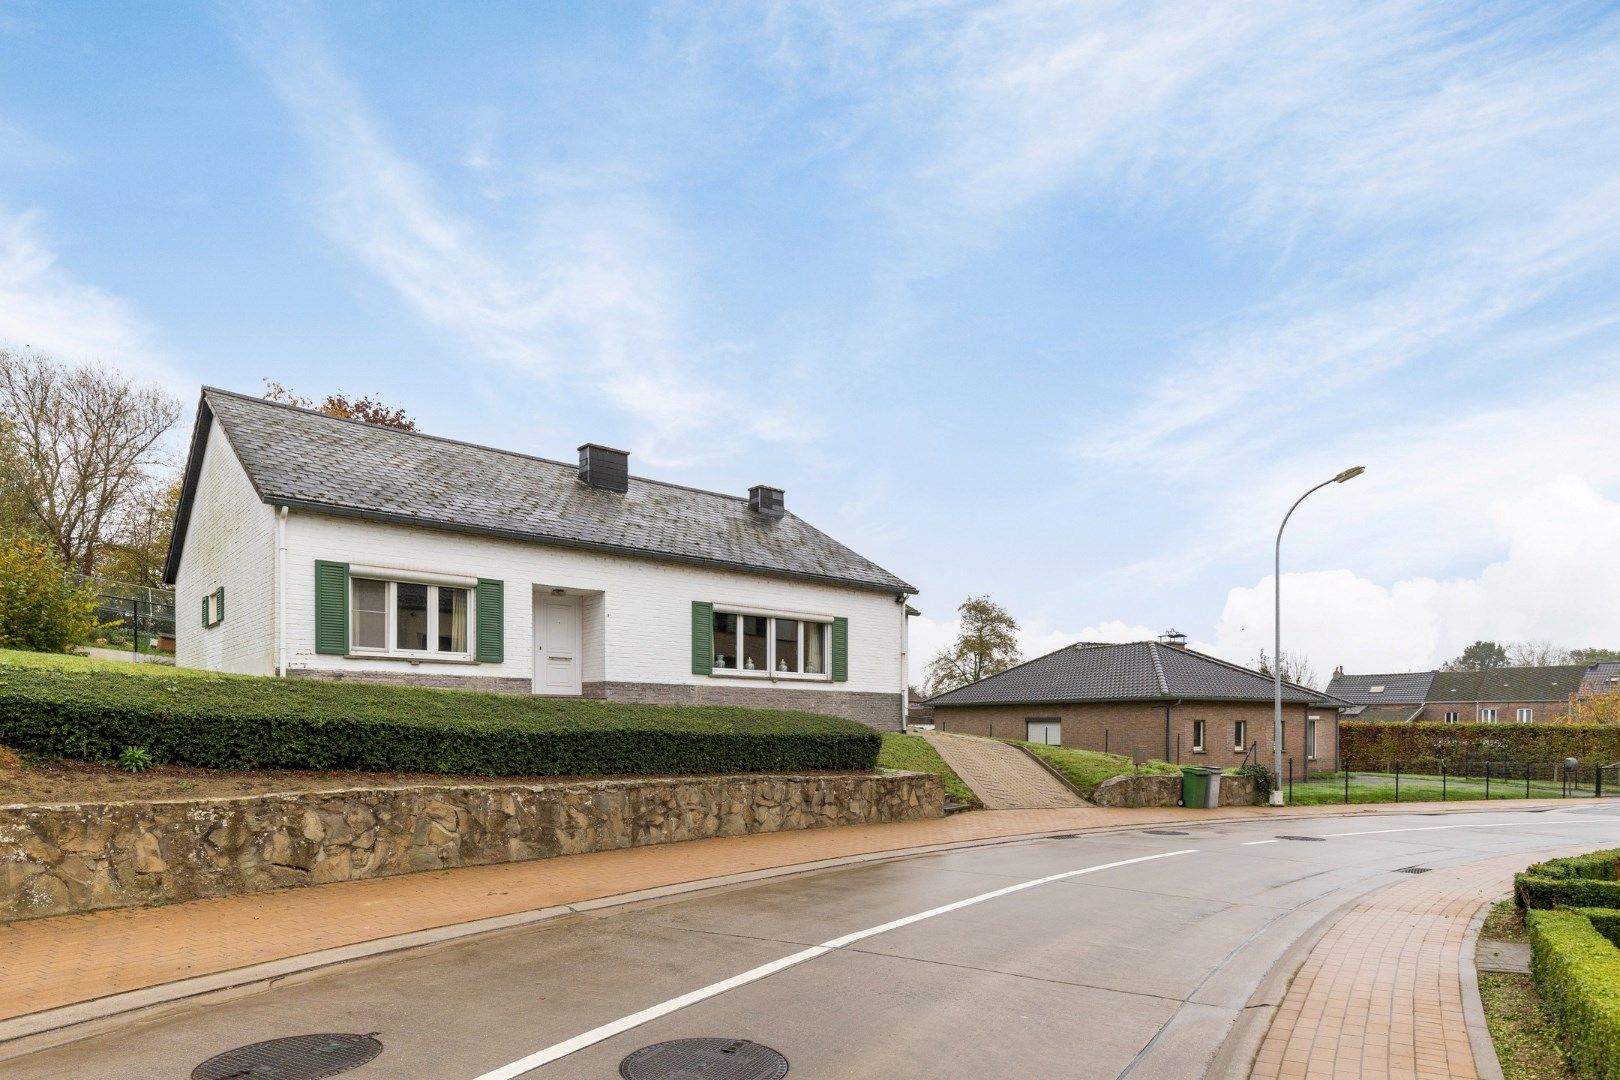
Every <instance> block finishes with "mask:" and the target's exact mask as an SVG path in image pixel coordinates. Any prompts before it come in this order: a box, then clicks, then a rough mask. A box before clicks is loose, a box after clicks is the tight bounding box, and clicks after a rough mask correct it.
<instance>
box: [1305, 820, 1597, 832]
mask: <svg viewBox="0 0 1620 1080" xmlns="http://www.w3.org/2000/svg"><path fill="white" fill-rule="evenodd" d="M1551 824H1558V825H1607V826H1609V827H1610V828H1611V829H1612V828H1614V827H1615V822H1613V821H1576V820H1573V819H1570V818H1559V819H1557V821H1556V822H1546V821H1486V822H1479V823H1477V824H1467V825H1420V826H1418V827H1417V828H1413V829H1360V830H1358V831H1356V832H1330V833H1323V834H1322V835H1323V836H1376V835H1378V834H1380V833H1400V832H1437V831H1438V830H1440V829H1511V828H1514V827H1518V828H1523V827H1524V826H1526V825H1551Z"/></svg>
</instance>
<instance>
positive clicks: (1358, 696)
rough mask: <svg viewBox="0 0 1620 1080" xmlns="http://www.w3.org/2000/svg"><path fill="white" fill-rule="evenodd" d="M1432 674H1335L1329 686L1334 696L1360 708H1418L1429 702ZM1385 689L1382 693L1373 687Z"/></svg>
mask: <svg viewBox="0 0 1620 1080" xmlns="http://www.w3.org/2000/svg"><path fill="white" fill-rule="evenodd" d="M1433 678H1434V672H1432V671H1395V672H1390V673H1389V674H1386V675H1335V676H1333V678H1332V679H1331V680H1330V681H1329V682H1328V684H1327V692H1328V693H1330V694H1332V695H1333V696H1334V697H1341V698H1344V700H1346V701H1353V702H1355V703H1356V704H1357V705H1417V704H1419V703H1421V702H1423V701H1426V700H1428V696H1429V682H1430V680H1432V679H1433ZM1375 686H1382V687H1383V688H1384V689H1383V690H1382V691H1380V692H1378V693H1374V692H1373V687H1375Z"/></svg>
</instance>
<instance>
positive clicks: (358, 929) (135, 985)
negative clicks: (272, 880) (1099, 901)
mask: <svg viewBox="0 0 1620 1080" xmlns="http://www.w3.org/2000/svg"><path fill="white" fill-rule="evenodd" d="M1474 805H1475V807H1476V808H1478V809H1486V808H1489V809H1491V810H1500V809H1502V806H1501V804H1500V803H1490V804H1486V803H1478V804H1474ZM1537 805H1556V802H1553V803H1541V802H1530V803H1516V804H1515V806H1514V809H1525V808H1529V807H1533V806H1537ZM1468 806H1469V804H1465V803H1459V804H1455V806H1454V809H1456V810H1459V811H1460V810H1464V809H1466V808H1467V807H1468ZM1346 812H1347V808H1345V807H1341V806H1331V807H1299V808H1291V809H1289V810H1288V811H1285V812H1283V816H1285V817H1318V816H1328V815H1342V814H1344V813H1346ZM1348 812H1352V813H1356V814H1379V813H1410V812H1411V809H1410V807H1406V806H1397V805H1391V804H1382V805H1379V804H1374V805H1368V806H1364V807H1354V808H1348ZM1277 815H1278V812H1277V811H1273V810H1270V809H1268V808H1265V807H1225V808H1222V809H1220V810H1182V809H1175V808H1163V809H1159V808H1144V809H1132V810H1121V809H1104V808H1100V807H1092V806H1086V807H1077V808H1073V809H1065V810H1008V811H980V812H975V813H968V814H957V815H954V816H952V817H948V818H944V819H937V820H931V821H910V822H899V823H895V824H889V825H858V826H847V827H843V828H831V829H813V830H805V831H799V832H779V833H762V834H758V835H754V836H737V837H725V838H718V839H712V840H695V841H689V842H686V843H681V844H668V845H661V846H656V847H643V848H631V849H629V850H625V851H605V852H597V853H594V854H589V855H569V856H564V857H561V858H555V859H540V860H535V861H532V862H521V863H506V864H503V865H498V866H473V867H461V868H457V869H454V870H442V871H430V872H425V873H418V874H407V875H403V876H400V877H391V878H380V879H375V880H370V881H352V882H342V883H338V884H332V885H316V886H311V887H308V888H293V889H285V890H280V891H277V892H268V893H255V894H250V895H245V896H232V897H222V898H218V899H210V900H195V901H191V902H189V903H184V904H174V905H171V906H168V907H152V908H119V909H115V910H111V911H98V912H91V913H89V914H85V915H61V916H55V917H52V918H45V919H32V920H25V921H19V922H12V923H4V924H0V972H4V973H5V978H4V979H0V1041H4V1040H5V1039H8V1038H16V1037H18V1036H19V1035H21V1034H24V1033H25V1032H22V1031H18V1030H16V1028H17V1027H18V1025H23V1026H26V1027H29V1029H30V1030H34V1029H37V1030H49V1029H50V1027H51V1026H53V1025H51V1024H45V1023H40V1022H36V1021H35V1020H33V1019H16V1018H27V1017H30V1016H31V1014H38V1013H41V1012H43V1011H44V1010H51V1009H58V1008H62V1007H64V1006H72V1005H75V1004H77V1003H81V1002H97V1003H98V1005H96V1006H83V1007H82V1009H84V1010H88V1011H90V1012H94V1011H95V1009H96V1008H100V1007H101V1006H100V1004H99V1003H100V1002H101V1001H102V999H107V998H110V997H111V996H112V995H117V994H127V993H130V992H133V991H145V990H147V989H148V988H161V987H166V986H168V985H169V984H176V983H181V981H182V980H191V979H196V978H197V977H199V976H208V975H216V974H217V973H222V972H225V973H230V972H236V971H238V970H243V971H244V975H243V977H242V978H241V979H240V980H238V981H239V982H242V983H247V982H252V981H253V979H252V978H250V977H248V975H247V974H246V973H245V972H246V971H248V970H251V969H252V967H253V966H254V965H262V964H269V963H271V962H273V961H289V958H303V957H312V954H321V953H322V952H323V951H324V950H333V949H343V948H348V947H353V948H354V949H359V948H361V947H362V946H363V943H377V945H376V949H375V951H384V948H385V946H384V944H383V943H385V942H386V941H387V940H389V939H395V938H399V937H400V936H401V935H409V934H421V933H423V932H429V931H435V930H443V929H444V928H453V927H459V926H466V925H467V924H472V923H476V922H477V921H479V920H486V919H495V918H498V917H502V916H518V915H520V914H521V913H532V912H538V911H541V910H542V909H554V908H562V909H564V911H566V906H568V905H585V904H587V903H588V902H591V901H604V900H605V898H618V897H624V896H626V895H627V894H634V893H638V892H642V891H645V890H651V889H659V888H665V887H671V886H676V887H678V886H682V885H685V884H687V883H693V884H694V887H701V884H700V883H705V882H712V881H713V880H714V879H720V878H727V877H731V876H735V875H743V874H750V873H755V874H757V873H772V872H793V870H794V869H795V868H797V869H804V868H809V867H813V866H815V865H817V864H822V863H826V862H828V861H833V860H840V859H851V858H859V857H869V856H877V855H880V854H881V853H885V852H901V851H909V850H912V849H917V848H930V847H936V846H942V845H951V844H963V843H974V842H987V841H991V842H993V841H996V840H1001V839H1009V838H1015V837H1020V836H1036V835H1040V834H1043V833H1067V832H1073V831H1078V830H1086V829H1109V828H1118V827H1121V826H1136V825H1162V824H1169V823H1179V824H1183V825H1186V824H1192V823H1195V822H1196V823H1213V822H1219V821H1244V820H1251V819H1254V818H1260V817H1273V818H1275V817H1277ZM445 932H449V931H445ZM395 947H398V946H395ZM289 962H293V963H295V961H289ZM327 962H329V961H327ZM308 966H320V963H317V962H316V961H315V960H314V959H313V958H312V959H311V962H310V964H309V965H308ZM220 978H221V979H223V980H226V981H225V982H224V983H223V985H232V983H231V982H230V981H229V980H230V979H231V976H230V975H224V976H220ZM153 993H159V991H153ZM177 996H180V995H177ZM143 1003H150V1002H143ZM126 1007H133V1006H126ZM116 1011H120V1010H118V1009H114V1008H111V1007H110V1006H108V1007H107V1012H109V1013H110V1012H116ZM86 1018H87V1017H86V1016H84V1015H83V1014H82V1013H81V1015H78V1016H75V1017H74V1018H73V1020H74V1022H77V1021H78V1020H83V1019H86ZM7 1020H10V1021H11V1023H9V1024H8V1023H5V1021H7ZM63 1022H64V1023H66V1022H68V1021H66V1020H64V1021H63ZM54 1026H60V1025H54Z"/></svg>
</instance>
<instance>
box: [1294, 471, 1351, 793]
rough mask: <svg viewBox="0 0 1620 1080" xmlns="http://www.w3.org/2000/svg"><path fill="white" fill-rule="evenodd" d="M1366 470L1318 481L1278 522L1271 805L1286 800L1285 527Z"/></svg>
mask: <svg viewBox="0 0 1620 1080" xmlns="http://www.w3.org/2000/svg"><path fill="white" fill-rule="evenodd" d="M1366 471H1367V469H1366V467H1365V466H1362V465H1357V466H1355V467H1354V468H1350V469H1346V470H1344V472H1342V473H1340V474H1339V475H1337V476H1335V477H1334V478H1333V479H1331V480H1324V481H1322V482H1321V483H1320V484H1317V485H1316V486H1315V487H1313V488H1311V490H1310V491H1307V492H1306V493H1305V494H1303V495H1301V496H1300V497H1299V498H1297V499H1295V500H1294V505H1293V506H1290V507H1289V508H1288V513H1286V514H1284V515H1283V519H1282V524H1281V525H1279V526H1277V548H1276V552H1275V561H1274V563H1273V567H1272V573H1271V587H1272V608H1273V610H1272V616H1273V618H1272V626H1273V628H1274V629H1275V631H1276V637H1275V638H1274V640H1273V641H1272V645H1271V675H1272V683H1273V689H1274V693H1273V697H1272V706H1273V712H1272V725H1271V765H1272V769H1271V775H1272V776H1273V777H1274V778H1275V782H1274V783H1273V785H1272V788H1271V805H1272V806H1281V805H1282V804H1283V792H1282V745H1283V719H1282V537H1283V530H1284V529H1286V528H1288V519H1289V518H1291V517H1293V516H1294V511H1295V510H1298V509H1299V504H1300V503H1302V502H1304V501H1305V500H1306V499H1308V498H1310V497H1311V496H1312V495H1313V494H1315V493H1316V492H1318V491H1321V490H1322V489H1323V488H1325V487H1327V486H1328V485H1329V484H1342V483H1344V482H1345V481H1346V480H1353V479H1355V478H1356V477H1358V476H1360V475H1361V474H1362V473H1364V472H1366Z"/></svg>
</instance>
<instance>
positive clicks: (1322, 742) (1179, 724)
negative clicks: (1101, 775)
mask: <svg viewBox="0 0 1620 1080" xmlns="http://www.w3.org/2000/svg"><path fill="white" fill-rule="evenodd" d="M1272 689H1273V687H1272V680H1271V677H1270V676H1267V675H1263V674H1261V673H1260V672H1258V671H1253V670H1251V669H1249V668H1245V667H1240V666H1238V665H1237V664H1231V663H1228V662H1227V661H1225V660H1219V659H1217V658H1215V657H1213V656H1206V655H1205V654H1203V653H1200V652H1195V651H1193V650H1192V649H1189V648H1187V646H1186V639H1185V638H1183V637H1182V636H1181V635H1179V634H1175V633H1170V634H1166V635H1165V636H1164V637H1163V638H1161V639H1160V640H1158V641H1133V642H1129V643H1125V644H1096V643H1091V642H1080V643H1079V644H1076V645H1067V646H1065V647H1063V648H1061V649H1059V650H1057V651H1056V652H1052V653H1048V654H1046V655H1045V656H1040V657H1037V658H1035V659H1034V660H1029V661H1027V662H1025V663H1022V664H1019V665H1018V666H1017V667H1014V668H1009V669H1008V670H1006V671H1003V672H1002V673H1000V674H999V675H992V676H990V677H989V678H988V679H981V680H980V681H978V682H976V683H972V684H971V685H968V686H964V687H962V688H961V689H958V690H952V691H950V692H949V693H945V694H941V695H939V696H938V697H935V698H933V699H932V700H930V701H929V704H930V705H932V706H933V707H934V714H935V717H936V723H937V725H938V727H939V730H941V731H951V732H958V733H961V734H965V735H985V736H991V737H994V738H1001V739H1027V740H1029V741H1031V742H1044V743H1049V744H1052V745H1058V746H1067V747H1071V748H1074V749H1079V750H1106V751H1109V752H1112V753H1116V754H1129V753H1131V752H1132V751H1134V750H1136V749H1138V748H1140V749H1143V750H1145V751H1146V752H1147V753H1148V754H1149V755H1150V756H1152V757H1157V758H1163V759H1165V760H1167V761H1173V762H1180V763H1182V764H1206V765H1219V766H1222V767H1228V768H1235V767H1237V766H1240V765H1242V764H1243V763H1244V762H1245V761H1246V760H1248V761H1253V760H1256V757H1258V760H1260V761H1262V762H1268V761H1270V760H1271V731H1272ZM1346 705H1347V703H1346V702H1343V701H1340V700H1339V699H1337V698H1334V697H1332V696H1330V695H1327V694H1324V693H1321V692H1320V691H1317V690H1312V689H1310V688H1309V687H1306V686H1296V685H1294V684H1293V683H1284V684H1283V754H1284V755H1285V756H1288V757H1292V758H1293V760H1294V762H1295V767H1296V768H1298V769H1300V771H1301V772H1303V771H1305V768H1307V767H1308V768H1311V769H1332V768H1335V767H1336V759H1337V756H1338V725H1339V709H1340V708H1341V707H1344V706H1346Z"/></svg>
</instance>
